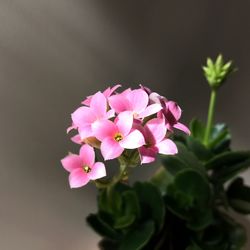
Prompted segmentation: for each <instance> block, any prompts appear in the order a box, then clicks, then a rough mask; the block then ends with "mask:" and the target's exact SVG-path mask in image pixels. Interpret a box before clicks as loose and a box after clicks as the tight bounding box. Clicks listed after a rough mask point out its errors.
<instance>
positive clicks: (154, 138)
mask: <svg viewBox="0 0 250 250" xmlns="http://www.w3.org/2000/svg"><path fill="white" fill-rule="evenodd" d="M144 128H145V136H146V141H147V142H150V143H151V144H156V143H157V142H160V141H162V140H163V138H164V137H165V136H166V133H167V128H166V125H165V121H164V119H159V118H154V119H151V120H149V121H148V122H147V123H146V124H145V127H144Z"/></svg>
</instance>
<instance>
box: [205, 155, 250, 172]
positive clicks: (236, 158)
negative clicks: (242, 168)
mask: <svg viewBox="0 0 250 250" xmlns="http://www.w3.org/2000/svg"><path fill="white" fill-rule="evenodd" d="M248 159H250V152H249V151H228V152H224V153H221V154H218V155H216V156H215V157H213V158H212V159H211V160H210V161H208V162H207V163H206V164H205V168H206V169H214V170H216V169H222V168H228V167H229V166H232V165H235V164H238V163H241V162H244V161H245V160H248Z"/></svg>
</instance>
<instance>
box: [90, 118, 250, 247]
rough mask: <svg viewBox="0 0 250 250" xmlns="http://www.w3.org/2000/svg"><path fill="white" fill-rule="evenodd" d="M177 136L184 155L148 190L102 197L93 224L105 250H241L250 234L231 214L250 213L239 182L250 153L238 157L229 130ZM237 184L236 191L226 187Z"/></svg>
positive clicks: (117, 189) (195, 125)
mask: <svg viewBox="0 0 250 250" xmlns="http://www.w3.org/2000/svg"><path fill="white" fill-rule="evenodd" d="M190 128H191V133H192V135H191V136H176V137H175V138H174V140H175V143H176V145H177V147H178V151H179V152H178V154H177V155H174V156H162V167H161V168H159V169H158V170H157V172H156V173H155V175H154V176H153V177H152V179H151V180H150V181H149V182H137V183H135V184H134V185H133V186H129V185H128V184H122V183H118V184H116V185H115V186H112V187H111V188H108V189H103V190H100V191H99V195H98V213H97V214H95V215H93V214H92V215H90V216H89V217H88V218H87V222H88V223H89V225H90V226H91V227H92V228H93V229H94V230H95V231H96V232H97V233H99V234H100V235H101V236H102V237H103V240H102V241H101V242H100V244H99V246H100V248H101V249H104V250H115V249H120V250H139V249H144V250H165V249H166V250H241V249H242V247H243V245H244V243H245V241H246V234H245V230H244V228H243V227H242V226H241V225H239V224H238V223H237V222H235V221H234V220H233V219H232V218H231V217H230V216H229V215H228V211H230V210H229V209H230V208H232V209H234V210H235V211H237V212H239V213H242V214H249V213H250V187H247V186H246V185H245V184H244V182H243V179H242V178H236V179H233V178H235V177H237V175H238V174H239V173H240V172H242V171H244V170H246V169H247V168H248V167H249V166H250V152H249V151H232V150H231V149H230V141H231V136H230V133H229V130H228V128H227V126H225V125H223V124H219V125H215V126H214V127H213V128H212V132H211V136H210V138H209V143H208V145H207V146H204V144H203V138H204V131H205V126H204V124H203V123H201V122H200V121H198V120H193V121H192V122H191V125H190ZM227 182H230V183H229V185H225V184H226V183H227Z"/></svg>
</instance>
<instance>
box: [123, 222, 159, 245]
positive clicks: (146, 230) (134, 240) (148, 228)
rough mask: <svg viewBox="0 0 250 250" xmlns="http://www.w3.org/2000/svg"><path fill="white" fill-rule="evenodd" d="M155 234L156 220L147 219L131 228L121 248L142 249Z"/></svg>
mask: <svg viewBox="0 0 250 250" xmlns="http://www.w3.org/2000/svg"><path fill="white" fill-rule="evenodd" d="M153 234H154V222H153V221H151V220H150V221H147V222H146V223H143V224H141V225H139V226H138V227H136V228H134V229H131V230H130V231H129V232H128V234H127V235H126V236H125V238H124V239H123V240H122V242H121V245H120V247H119V250H140V249H143V247H144V246H146V245H147V243H148V242H149V241H150V239H151V237H152V236H153Z"/></svg>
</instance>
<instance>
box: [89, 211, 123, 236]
mask: <svg viewBox="0 0 250 250" xmlns="http://www.w3.org/2000/svg"><path fill="white" fill-rule="evenodd" d="M86 220H87V223H88V224H89V225H90V226H91V227H92V228H93V229H94V231H95V232H96V233H98V234H100V235H101V236H103V237H107V238H110V239H119V238H120V235H119V234H118V233H117V232H116V231H115V230H114V229H113V228H112V227H111V226H109V225H108V224H107V223H106V222H104V221H103V220H102V219H101V218H100V217H99V216H98V215H95V214H90V215H89V216H88V217H87V219H86Z"/></svg>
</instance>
